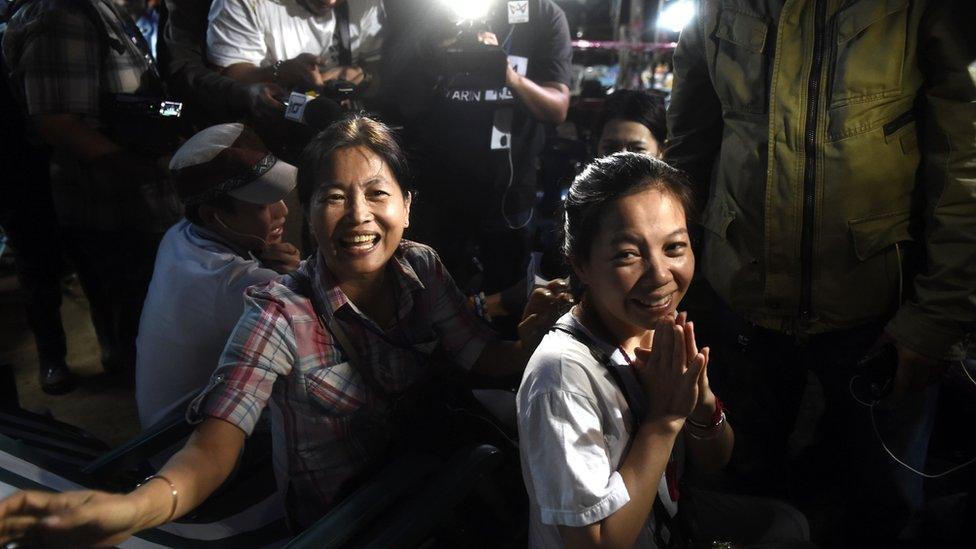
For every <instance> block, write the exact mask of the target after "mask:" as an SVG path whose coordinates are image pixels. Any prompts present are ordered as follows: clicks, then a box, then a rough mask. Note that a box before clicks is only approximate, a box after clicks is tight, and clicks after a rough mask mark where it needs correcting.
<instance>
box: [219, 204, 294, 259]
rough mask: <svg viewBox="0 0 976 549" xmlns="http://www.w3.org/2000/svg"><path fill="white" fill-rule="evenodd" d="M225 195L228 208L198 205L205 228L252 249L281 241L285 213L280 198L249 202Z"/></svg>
mask: <svg viewBox="0 0 976 549" xmlns="http://www.w3.org/2000/svg"><path fill="white" fill-rule="evenodd" d="M228 199H229V200H230V201H231V207H230V208H228V209H217V208H213V207H210V206H205V207H204V208H203V209H201V217H202V218H204V219H205V220H206V225H207V226H208V227H209V228H211V229H212V230H214V231H216V232H217V233H218V234H220V235H221V236H223V237H224V238H226V239H228V240H230V241H231V242H234V243H235V244H237V245H239V246H241V247H242V248H244V249H247V250H251V251H255V252H260V251H262V250H263V249H264V247H265V246H266V245H267V244H272V243H278V242H281V238H282V236H283V235H284V232H285V218H286V217H287V216H288V206H285V203H284V201H282V200H279V201H278V202H274V203H272V204H252V203H251V202H245V201H243V200H239V199H237V198H234V197H228ZM262 243H263V244H262Z"/></svg>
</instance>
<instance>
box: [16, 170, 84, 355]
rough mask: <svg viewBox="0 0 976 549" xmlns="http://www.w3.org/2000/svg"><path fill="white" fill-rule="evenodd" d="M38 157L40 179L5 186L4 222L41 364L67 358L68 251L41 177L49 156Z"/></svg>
mask: <svg viewBox="0 0 976 549" xmlns="http://www.w3.org/2000/svg"><path fill="white" fill-rule="evenodd" d="M34 160H35V161H36V163H37V165H38V167H39V169H38V170H37V173H36V174H35V175H38V176H39V177H38V178H36V179H33V180H32V181H30V184H26V182H25V181H23V180H21V181H20V182H19V183H22V185H17V186H16V187H15V186H14V185H10V186H5V188H4V198H3V201H4V202H6V206H5V207H4V211H3V215H2V216H0V225H2V226H3V228H4V230H5V231H6V233H7V236H8V237H9V239H10V247H11V248H12V249H13V250H14V268H15V269H16V272H17V280H18V282H19V284H20V288H21V290H22V291H23V292H24V294H25V297H26V303H25V309H26V313H27V325H28V326H29V327H30V329H31V332H32V333H33V334H34V343H35V344H36V345H37V355H38V359H39V361H40V363H41V364H42V365H44V364H53V365H56V364H59V363H63V362H64V358H65V355H66V353H67V348H66V346H65V335H64V328H63V327H62V325H61V276H62V274H64V272H65V265H64V261H63V253H64V250H63V247H62V238H61V230H60V228H59V226H58V222H57V216H56V214H55V212H54V205H53V203H52V200H51V188H50V184H49V183H48V182H47V180H46V178H44V177H40V176H42V175H46V170H47V164H46V162H47V159H46V158H42V157H41V155H40V154H38V155H37V158H35V159H34ZM41 168H42V169H41ZM8 201H9V202H8Z"/></svg>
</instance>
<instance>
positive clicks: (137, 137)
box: [3, 0, 180, 370]
mask: <svg viewBox="0 0 976 549" xmlns="http://www.w3.org/2000/svg"><path fill="white" fill-rule="evenodd" d="M8 16H9V17H10V21H9V24H8V27H7V30H6V33H5V35H4V39H3V54H4V58H5V61H6V63H7V66H8V69H9V71H10V82H11V85H12V88H13V91H14V94H15V96H16V97H17V99H18V102H19V103H20V105H21V107H22V108H23V109H24V112H25V113H26V115H27V117H28V121H29V127H30V130H31V131H32V133H33V135H34V137H39V138H40V141H41V142H43V143H44V144H45V145H47V146H49V147H50V149H51V151H52V159H51V164H52V166H51V168H52V169H51V173H52V181H51V185H52V194H53V199H54V205H55V210H56V211H57V214H58V221H59V222H60V223H61V225H62V226H63V227H64V228H65V229H66V231H65V232H66V240H67V246H68V248H69V249H68V252H69V254H70V255H71V259H72V261H73V263H74V264H75V267H76V268H77V269H78V274H79V278H80V280H81V282H82V285H83V287H84V289H85V293H86V295H87V296H88V300H89V302H90V304H91V316H92V322H93V324H94V325H95V331H96V334H97V335H98V341H99V344H100V346H101V350H102V365H103V366H104V367H105V368H106V369H107V370H113V369H125V368H130V367H132V365H133V363H134V360H135V335H136V330H137V328H138V324H139V313H140V310H141V307H142V301H143V298H144V296H145V292H146V286H147V285H148V283H149V278H150V275H151V274H152V266H153V259H154V257H155V254H156V247H157V245H158V243H159V240H160V238H161V236H162V234H163V232H164V231H165V230H166V229H167V227H169V226H170V225H171V224H172V223H173V222H174V221H176V219H177V218H178V217H179V214H180V206H179V203H178V201H177V199H176V195H175V193H174V191H173V189H172V186H171V185H170V184H169V182H168V181H166V179H165V171H164V166H165V164H163V159H162V158H161V157H163V156H164V155H166V154H167V153H168V152H170V151H172V145H173V137H172V136H173V134H172V133H170V130H171V128H170V126H169V125H168V124H165V123H164V121H163V120H160V119H158V117H154V116H153V115H152V113H154V112H156V113H158V112H160V101H161V100H162V98H163V97H164V90H163V84H162V81H161V79H160V77H159V73H158V71H157V69H156V66H155V63H154V61H153V59H152V56H151V54H150V53H149V49H148V46H147V44H146V42H145V40H144V39H143V38H142V35H141V34H140V33H139V31H138V29H136V27H135V25H134V22H133V21H132V20H131V19H130V18H129V17H128V16H126V15H124V14H123V13H122V12H121V11H120V10H119V8H118V7H117V6H116V5H115V4H114V3H113V2H111V1H110V0H85V1H69V0H33V1H24V2H21V3H19V4H18V5H15V6H14V7H13V8H12V10H11V11H10V12H8ZM154 105H155V107H154Z"/></svg>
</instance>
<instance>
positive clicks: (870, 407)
mask: <svg viewBox="0 0 976 549" xmlns="http://www.w3.org/2000/svg"><path fill="white" fill-rule="evenodd" d="M959 366H961V367H962V371H963V373H964V374H965V375H966V377H967V378H969V380H970V381H972V382H973V385H976V380H974V379H973V377H972V376H970V375H969V372H968V371H967V370H966V365H965V364H964V363H963V362H962V361H959ZM860 378H862V376H859V375H858V376H853V377H851V382H850V383H849V384H848V391H850V393H851V397H853V398H854V400H855V402H857V403H858V404H860V405H862V406H865V407H866V408H868V413H869V414H870V415H871V427H872V428H873V429H874V435H875V436H876V437H877V438H878V442H879V443H880V444H881V448H883V449H884V451H885V453H887V454H888V456H889V457H890V458H891V459H893V460H894V461H895V463H897V464H898V465H901V466H902V467H904V468H905V469H908V470H909V471H911V472H913V473H915V474H916V475H918V476H920V477H922V478H928V479H936V478H942V477H945V476H948V475H950V474H952V473H955V472H956V471H958V470H960V469H963V468H965V467H969V466H970V465H972V464H973V463H976V457H974V458H972V459H970V460H969V461H966V462H963V463H960V464H959V465H956V466H954V467H951V468H949V469H947V470H945V471H943V472H941V473H926V472H924V471H919V470H918V469H916V468H914V467H912V466H911V465H909V464H907V463H905V462H904V461H902V460H901V459H900V458H899V457H898V456H896V455H895V453H894V452H892V451H891V449H890V448H888V445H887V444H885V441H884V438H883V437H882V436H881V430H880V429H878V422H877V418H876V417H875V414H874V409H875V407H876V406H877V405H878V403H880V402H881V401H880V400H875V401H873V402H865V401H863V400H861V399H860V398H858V396H857V393H856V392H855V391H854V382H855V381H857V380H858V379H860ZM890 383H891V381H890V380H889V381H888V382H887V383H885V386H884V387H883V388H882V392H884V390H885V389H887V387H888V385H889V384H890Z"/></svg>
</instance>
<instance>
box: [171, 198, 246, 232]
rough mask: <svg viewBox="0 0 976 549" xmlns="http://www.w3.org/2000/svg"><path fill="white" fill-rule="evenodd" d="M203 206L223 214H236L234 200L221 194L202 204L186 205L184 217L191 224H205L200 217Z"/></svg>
mask: <svg viewBox="0 0 976 549" xmlns="http://www.w3.org/2000/svg"><path fill="white" fill-rule="evenodd" d="M201 206H210V207H212V208H216V209H218V210H220V211H222V212H227V213H234V199H233V198H232V197H231V196H230V195H228V194H220V195H217V196H215V197H213V198H211V199H210V200H207V201H206V202H203V203H200V204H191V205H185V206H184V207H183V215H184V216H185V217H186V218H187V219H188V220H189V221H190V223H196V224H197V225H202V224H203V219H202V218H201V217H200V207H201Z"/></svg>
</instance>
